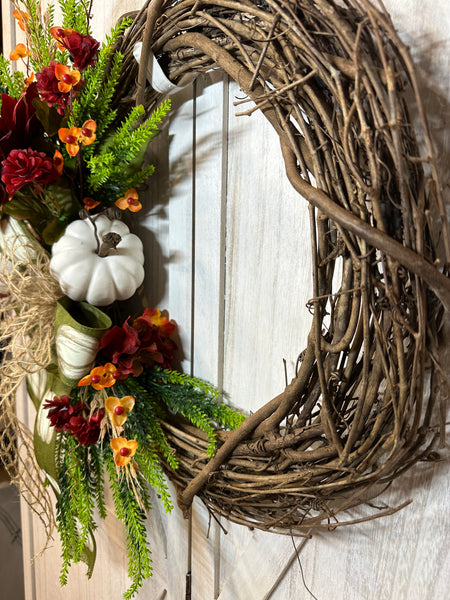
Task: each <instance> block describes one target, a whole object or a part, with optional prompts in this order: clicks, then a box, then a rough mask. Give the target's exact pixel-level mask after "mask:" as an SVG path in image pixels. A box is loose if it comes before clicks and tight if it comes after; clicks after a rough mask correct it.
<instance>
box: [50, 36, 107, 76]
mask: <svg viewBox="0 0 450 600" xmlns="http://www.w3.org/2000/svg"><path fill="white" fill-rule="evenodd" d="M50 33H51V34H52V36H53V37H54V38H55V39H56V40H58V42H59V44H60V45H61V46H63V47H64V48H65V49H66V50H67V51H68V53H69V54H70V56H71V57H72V60H73V64H74V66H75V67H76V68H77V69H80V71H83V70H84V69H86V68H87V67H89V66H90V65H95V64H96V62H97V57H98V49H99V47H100V42H97V40H95V39H94V38H93V37H91V36H90V35H83V34H82V33H78V32H77V31H74V30H73V29H68V28H66V29H63V28H62V27H52V28H51V29H50Z"/></svg>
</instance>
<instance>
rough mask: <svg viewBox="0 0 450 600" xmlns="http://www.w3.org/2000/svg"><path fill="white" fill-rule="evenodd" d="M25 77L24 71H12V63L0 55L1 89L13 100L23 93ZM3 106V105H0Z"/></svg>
mask: <svg viewBox="0 0 450 600" xmlns="http://www.w3.org/2000/svg"><path fill="white" fill-rule="evenodd" d="M24 81H25V75H24V74H23V73H22V71H11V61H9V60H7V59H6V58H5V57H4V56H3V54H0V87H1V88H2V90H1V91H2V92H5V93H7V94H8V95H9V96H11V97H12V98H19V96H20V95H21V93H22V92H23V87H24ZM0 106H1V104H0Z"/></svg>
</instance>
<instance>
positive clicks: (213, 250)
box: [191, 71, 227, 599]
mask: <svg viewBox="0 0 450 600" xmlns="http://www.w3.org/2000/svg"><path fill="white" fill-rule="evenodd" d="M224 80H225V81H227V80H226V78H225V76H224V75H223V73H219V72H217V71H216V72H212V73H208V74H206V75H205V76H204V77H201V78H198V79H197V81H196V84H195V91H196V94H195V140H194V149H195V160H194V162H195V184H194V230H193V233H194V248H193V273H192V276H193V329H192V340H191V343H192V349H193V355H192V359H193V360H192V372H193V373H194V374H195V375H196V376H198V377H202V378H203V379H205V380H207V381H210V382H212V383H214V384H215V385H219V387H220V386H221V383H222V381H221V379H222V361H223V347H222V345H223V285H224V275H225V272H224V271H225V270H224V253H225V249H224V229H225V222H224V218H223V217H224V209H225V200H226V198H225V193H226V189H225V188H224V184H225V183H226V182H225V181H224V177H223V173H224V170H225V166H226V164H225V162H224V161H225V159H226V146H225V144H224V131H223V121H224V114H225V113H224V109H225V110H226V109H227V106H226V105H225V107H224ZM226 85H227V83H225V86H226ZM225 89H227V88H226V87H225ZM226 114H227V113H226ZM225 135H226V132H225ZM219 538H220V529H219V526H218V524H217V523H216V521H215V520H214V519H212V521H210V517H209V515H208V513H207V511H206V509H205V507H204V505H203V504H202V503H201V502H200V501H198V500H196V501H195V502H194V504H193V507H192V596H193V598H205V599H207V598H208V599H209V598H211V599H212V598H214V597H215V596H216V591H217V588H218V577H219V573H218V572H217V568H218V566H219V560H220V551H219V547H220V546H219Z"/></svg>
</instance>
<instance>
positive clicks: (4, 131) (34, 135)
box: [0, 83, 44, 208]
mask: <svg viewBox="0 0 450 600" xmlns="http://www.w3.org/2000/svg"><path fill="white" fill-rule="evenodd" d="M35 98H38V93H37V87H36V84H35V83H33V84H31V85H30V86H29V87H28V89H27V90H26V92H24V93H23V94H22V95H21V96H20V98H19V99H18V100H16V99H15V98H11V96H8V94H2V108H1V113H0V161H1V160H4V159H5V158H6V157H7V156H8V154H9V153H10V152H11V150H13V149H14V148H24V147H31V148H33V147H34V146H35V144H36V143H37V141H38V140H39V141H40V140H41V139H42V136H43V133H44V128H43V127H42V124H41V122H40V121H39V120H38V118H37V116H36V111H35V108H34V106H33V100H34V99H35ZM7 200H8V194H7V192H6V189H5V186H4V185H1V184H0V208H1V207H2V206H3V204H5V202H7Z"/></svg>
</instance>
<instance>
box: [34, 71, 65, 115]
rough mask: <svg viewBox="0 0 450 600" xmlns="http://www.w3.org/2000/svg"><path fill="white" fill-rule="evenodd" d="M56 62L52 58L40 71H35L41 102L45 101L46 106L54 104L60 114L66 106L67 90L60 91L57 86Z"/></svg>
mask: <svg viewBox="0 0 450 600" xmlns="http://www.w3.org/2000/svg"><path fill="white" fill-rule="evenodd" d="M57 64H58V63H57V62H56V61H54V60H52V61H51V63H50V64H49V65H48V66H46V67H44V68H43V69H42V71H41V72H40V73H36V81H37V89H38V91H39V96H40V98H41V100H42V102H46V103H47V104H48V106H53V105H54V104H56V105H57V109H56V110H57V111H58V113H59V114H60V115H62V114H64V111H65V109H66V108H67V102H68V99H69V92H61V91H60V90H59V88H58V83H59V79H58V78H57V77H56V74H55V67H56V65H57Z"/></svg>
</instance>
